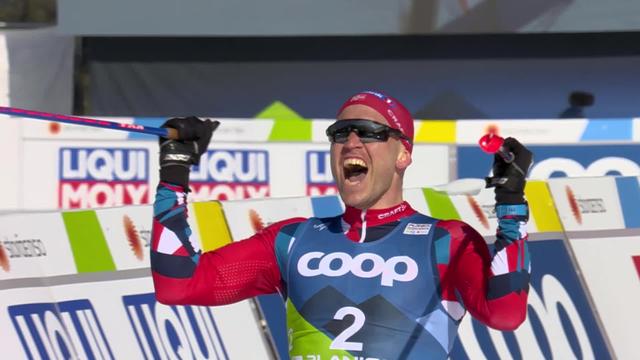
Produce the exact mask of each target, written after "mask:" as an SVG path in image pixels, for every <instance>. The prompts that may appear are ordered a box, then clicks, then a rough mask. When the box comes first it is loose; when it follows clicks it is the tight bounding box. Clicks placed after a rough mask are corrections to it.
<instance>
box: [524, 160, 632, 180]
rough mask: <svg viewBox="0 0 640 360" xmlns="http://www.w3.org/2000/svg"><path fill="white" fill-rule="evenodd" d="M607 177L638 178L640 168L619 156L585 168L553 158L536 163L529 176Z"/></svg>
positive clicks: (595, 162) (573, 162)
mask: <svg viewBox="0 0 640 360" xmlns="http://www.w3.org/2000/svg"><path fill="white" fill-rule="evenodd" d="M606 175H622V176H638V175H640V166H638V164H637V163H636V162H635V161H633V160H630V159H627V158H624V157H619V156H607V157H603V158H600V159H598V160H595V161H593V162H592V163H590V164H587V165H585V166H583V165H582V164H580V163H579V162H578V161H576V160H573V159H569V158H562V157H552V158H548V159H545V160H542V161H540V162H538V163H534V165H533V167H532V168H531V172H530V175H529V176H530V177H531V178H533V179H548V178H551V177H559V176H562V177H564V176H567V177H580V176H606Z"/></svg>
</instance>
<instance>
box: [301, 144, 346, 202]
mask: <svg viewBox="0 0 640 360" xmlns="http://www.w3.org/2000/svg"><path fill="white" fill-rule="evenodd" d="M306 169H307V176H306V178H307V195H308V196H319V195H335V194H337V193H338V188H337V187H336V183H335V182H334V181H333V175H332V174H331V160H330V155H329V152H328V151H307V156H306Z"/></svg>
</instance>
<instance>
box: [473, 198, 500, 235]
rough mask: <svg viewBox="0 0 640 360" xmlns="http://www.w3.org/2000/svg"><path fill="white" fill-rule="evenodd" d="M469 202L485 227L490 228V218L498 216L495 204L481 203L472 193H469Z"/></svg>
mask: <svg viewBox="0 0 640 360" xmlns="http://www.w3.org/2000/svg"><path fill="white" fill-rule="evenodd" d="M467 202H468V203H469V207H471V211H473V214H474V215H475V216H476V218H477V219H478V221H479V222H480V224H482V226H483V227H484V228H485V229H487V230H488V229H489V219H490V218H495V217H496V211H495V205H480V204H479V203H478V201H477V200H476V199H475V198H474V197H473V196H471V195H467Z"/></svg>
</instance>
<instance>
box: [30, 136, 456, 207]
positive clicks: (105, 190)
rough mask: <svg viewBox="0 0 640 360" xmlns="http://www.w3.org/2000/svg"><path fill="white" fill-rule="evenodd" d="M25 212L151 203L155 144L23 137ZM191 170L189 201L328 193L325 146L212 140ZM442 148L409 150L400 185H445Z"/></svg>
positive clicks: (445, 157) (446, 165) (155, 176)
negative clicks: (410, 159)
mask: <svg viewBox="0 0 640 360" xmlns="http://www.w3.org/2000/svg"><path fill="white" fill-rule="evenodd" d="M23 144H24V146H23V148H24V153H23V158H22V169H21V171H20V176H21V177H22V179H23V181H22V183H21V191H20V199H21V202H22V206H23V208H25V209H57V208H62V209H68V208H99V207H113V206H123V205H141V204H148V203H150V202H152V201H153V196H154V194H155V187H156V184H157V182H158V160H157V154H158V145H157V143H156V142H150V141H141V140H137V141H136V140H129V141H101V142H97V141H88V140H84V141H62V140H58V141H44V140H38V139H33V140H25V141H24V143H23ZM200 165H201V166H199V167H194V168H193V170H192V172H191V184H190V187H191V190H192V192H191V193H190V194H189V196H190V200H191V201H205V200H239V199H247V198H265V197H294V196H305V195H324V194H335V192H336V191H335V186H334V185H333V179H332V175H331V167H330V164H329V152H328V145H327V144H315V143H217V142H214V143H213V144H212V145H211V147H210V148H209V151H208V152H207V153H205V154H203V156H202V158H201V164H200ZM449 174H450V166H449V147H448V146H446V145H430V144H424V145H416V146H415V147H414V151H413V164H412V166H410V167H409V169H408V170H407V172H406V176H405V182H404V186H405V187H406V188H410V187H421V186H429V185H436V184H444V183H447V182H449V176H450V175H449Z"/></svg>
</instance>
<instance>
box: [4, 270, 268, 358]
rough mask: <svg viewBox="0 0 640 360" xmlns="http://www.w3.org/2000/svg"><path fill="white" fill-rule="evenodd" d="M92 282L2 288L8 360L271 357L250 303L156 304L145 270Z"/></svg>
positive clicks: (81, 279)
mask: <svg viewBox="0 0 640 360" xmlns="http://www.w3.org/2000/svg"><path fill="white" fill-rule="evenodd" d="M127 277H130V278H127ZM91 279H92V277H91V276H90V275H86V274H85V275H76V276H73V277H68V278H66V279H65V281H64V284H62V283H61V284H59V285H56V286H52V287H50V288H48V291H43V288H19V287H18V288H13V289H2V290H0V294H1V296H0V308H1V309H2V310H3V311H0V328H2V331H3V336H2V337H0V344H2V348H3V358H7V359H22V358H28V357H33V358H81V359H83V358H105V359H144V358H147V359H152V358H156V359H157V358H160V359H167V358H168V359H175V358H182V359H191V358H195V359H267V358H269V357H271V351H270V348H269V346H268V345H267V342H266V340H265V337H264V336H263V332H262V330H261V329H260V325H259V323H258V321H257V320H256V317H255V315H254V311H253V309H252V306H253V305H252V304H251V303H250V302H249V301H243V302H240V303H236V304H232V305H226V306H220V307H200V306H165V305H161V304H159V303H157V302H155V300H154V296H153V285H152V281H151V278H150V277H149V276H148V275H145V274H144V272H142V273H141V272H140V271H139V270H134V271H133V272H131V271H129V272H117V273H116V272H114V273H111V276H110V278H108V279H107V278H104V277H103V278H102V279H101V280H100V281H91ZM18 286H19V285H18Z"/></svg>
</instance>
